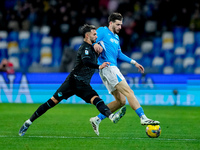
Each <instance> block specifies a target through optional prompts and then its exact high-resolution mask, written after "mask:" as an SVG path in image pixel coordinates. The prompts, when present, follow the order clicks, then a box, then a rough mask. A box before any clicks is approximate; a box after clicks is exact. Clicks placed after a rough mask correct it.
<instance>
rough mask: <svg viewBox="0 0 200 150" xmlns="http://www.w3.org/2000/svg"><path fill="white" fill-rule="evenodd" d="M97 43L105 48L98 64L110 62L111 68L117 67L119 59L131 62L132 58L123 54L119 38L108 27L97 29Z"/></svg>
mask: <svg viewBox="0 0 200 150" xmlns="http://www.w3.org/2000/svg"><path fill="white" fill-rule="evenodd" d="M96 42H97V43H99V44H100V45H101V46H102V47H103V52H102V53H101V54H100V56H99V58H98V64H99V65H100V64H102V63H103V62H110V63H111V64H110V65H111V66H117V59H120V60H122V61H125V62H128V63H130V62H131V60H132V59H131V58H129V57H128V56H126V55H125V54H123V53H122V51H121V47H120V41H119V36H118V35H117V34H114V33H112V32H111V31H110V30H109V29H108V27H100V28H98V29H97V40H96Z"/></svg>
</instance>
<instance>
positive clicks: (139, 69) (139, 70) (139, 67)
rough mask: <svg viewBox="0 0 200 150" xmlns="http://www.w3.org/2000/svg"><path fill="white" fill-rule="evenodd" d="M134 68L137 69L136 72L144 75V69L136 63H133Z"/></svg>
mask: <svg viewBox="0 0 200 150" xmlns="http://www.w3.org/2000/svg"><path fill="white" fill-rule="evenodd" d="M135 67H137V68H138V72H141V73H144V67H143V66H142V65H140V64H138V63H137V62H136V63H135Z"/></svg>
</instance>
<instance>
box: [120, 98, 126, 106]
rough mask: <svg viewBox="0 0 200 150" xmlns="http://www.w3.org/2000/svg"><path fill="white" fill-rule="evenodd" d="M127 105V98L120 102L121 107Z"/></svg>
mask: <svg viewBox="0 0 200 150" xmlns="http://www.w3.org/2000/svg"><path fill="white" fill-rule="evenodd" d="M125 104H126V98H123V99H121V100H120V106H121V107H122V106H124V105H125Z"/></svg>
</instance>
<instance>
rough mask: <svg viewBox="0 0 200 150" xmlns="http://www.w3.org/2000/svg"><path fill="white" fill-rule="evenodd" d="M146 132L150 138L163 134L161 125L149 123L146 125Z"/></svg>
mask: <svg viewBox="0 0 200 150" xmlns="http://www.w3.org/2000/svg"><path fill="white" fill-rule="evenodd" d="M146 134H147V135H148V136H149V137H150V138H157V137H159V136H160V134H161V127H160V126H159V125H148V126H147V127H146Z"/></svg>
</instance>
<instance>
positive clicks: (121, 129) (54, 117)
mask: <svg viewBox="0 0 200 150" xmlns="http://www.w3.org/2000/svg"><path fill="white" fill-rule="evenodd" d="M39 105H40V104H8V103H0V150H46V149H48V150H129V149H130V150H135V149H138V150H174V149H175V150H176V149H177V150H179V149H180V150H199V149H200V117H199V116H200V107H178V106H143V109H144V111H145V113H146V115H147V116H148V117H149V118H152V119H156V120H159V121H160V122H161V125H160V126H161V129H162V133H161V136H160V137H159V138H149V137H148V136H147V135H146V133H145V128H146V126H141V125H140V122H139V118H138V116H137V115H136V113H135V112H134V111H133V110H132V109H131V108H130V106H129V105H127V112H126V115H125V116H124V117H123V118H122V119H121V120H120V121H119V122H118V123H117V124H113V123H112V122H111V121H110V120H109V119H105V120H104V121H103V122H101V124H100V136H99V137H98V136H96V135H95V133H94V132H93V130H92V127H91V125H90V122H89V118H90V117H93V116H95V115H97V114H98V111H97V109H96V108H95V106H93V105H89V104H85V105H84V104H59V105H57V106H55V107H54V108H52V109H50V110H49V111H48V112H47V113H45V114H44V115H43V116H41V117H40V118H38V119H37V120H36V121H35V122H34V123H33V124H32V125H31V126H30V128H29V129H28V131H27V132H26V134H25V135H24V136H23V137H20V136H18V131H19V129H20V127H21V126H22V124H23V123H24V121H25V120H26V119H28V118H29V117H30V116H31V115H32V113H33V112H34V111H35V110H36V109H37V108H38V106H39Z"/></svg>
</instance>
